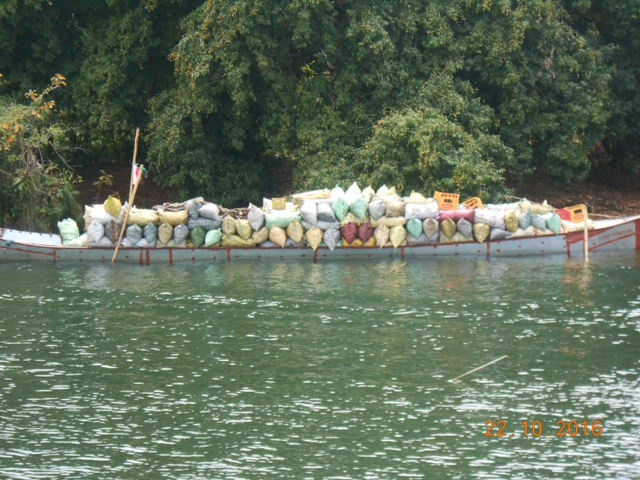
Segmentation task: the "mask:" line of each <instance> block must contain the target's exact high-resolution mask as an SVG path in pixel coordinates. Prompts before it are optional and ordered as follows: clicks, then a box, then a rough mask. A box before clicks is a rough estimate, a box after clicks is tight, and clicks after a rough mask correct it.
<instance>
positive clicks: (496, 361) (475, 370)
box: [449, 355, 509, 383]
mask: <svg viewBox="0 0 640 480" xmlns="http://www.w3.org/2000/svg"><path fill="white" fill-rule="evenodd" d="M508 356H509V355H505V356H504V357H500V358H497V359H495V360H493V361H492V362H489V363H485V364H484V365H482V366H480V367H478V368H474V369H473V370H471V371H470V372H467V373H464V374H462V375H460V376H459V377H456V378H454V379H453V380H449V383H453V382H455V381H456V380H459V379H461V378H462V377H466V376H467V375H469V374H470V373H473V372H477V371H478V370H480V369H482V368H484V367H488V366H489V365H493V364H494V363H498V362H499V361H500V360H504V359H505V358H507V357H508Z"/></svg>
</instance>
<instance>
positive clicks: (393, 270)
mask: <svg viewBox="0 0 640 480" xmlns="http://www.w3.org/2000/svg"><path fill="white" fill-rule="evenodd" d="M405 265H406V262H405V263H403V264H402V265H398V266H397V267H396V268H392V269H391V270H389V271H388V272H387V273H383V274H382V276H383V277H384V276H385V275H388V274H390V273H391V272H395V271H396V270H398V269H399V268H402V267H404V266H405Z"/></svg>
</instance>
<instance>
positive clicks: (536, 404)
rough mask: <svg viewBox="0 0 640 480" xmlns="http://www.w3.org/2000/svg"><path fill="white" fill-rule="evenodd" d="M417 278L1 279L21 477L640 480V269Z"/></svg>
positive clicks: (462, 263)
mask: <svg viewBox="0 0 640 480" xmlns="http://www.w3.org/2000/svg"><path fill="white" fill-rule="evenodd" d="M400 265H401V262H399V261H375V262H373V261H368V262H364V261H363V262H327V263H318V264H312V263H295V262H274V263H267V262H249V261H247V262H235V263H221V264H211V265H207V264H201V265H198V264H196V265H191V264H189V265H184V266H152V267H139V266H126V265H116V266H111V265H103V264H81V263H77V264H68V265H51V264H44V265H43V264H36V263H33V264H0V285H1V289H0V478H14V479H36V478H118V479H120V478H146V479H154V478H183V479H236V478H238V479H253V478H289V479H304V478H312V479H316V478H317V479H320V478H323V479H324V478H326V479H383V478H384V479H396V478H487V479H488V478H562V479H565V478H571V479H593V478H640V384H639V374H640V256H636V255H634V254H631V255H629V254H624V255H620V254H615V255H608V256H604V255H600V256H597V255H596V256H594V257H593V258H592V260H591V262H590V263H589V264H588V265H585V264H584V263H583V262H581V261H579V260H567V259H566V258H565V257H551V258H534V259H514V260H499V259H492V260H490V261H487V260H478V259H464V258H450V259H440V260H433V259H428V260H425V261H417V260H413V261H409V262H408V264H407V265H406V266H404V267H401V268H398V269H397V270H395V271H393V272H391V273H388V274H387V275H385V273H387V272H389V271H390V270H391V269H393V268H395V267H398V266H400ZM504 355H508V357H507V358H506V359H504V360H502V361H499V362H497V363H495V364H493V365H491V366H489V367H486V368H484V369H481V370H479V371H477V372H476V373H473V374H470V375H468V376H466V377H464V378H462V379H460V380H459V381H457V382H454V383H451V382H449V380H451V379H453V378H454V377H457V376H459V375H462V374H463V373H465V372H467V371H469V370H472V369H474V368H476V367H479V366H481V365H483V364H486V363H488V362H490V361H492V360H495V359H497V358H500V357H502V356H504ZM489 420H491V421H493V422H494V423H496V427H495V428H494V429H493V430H492V431H491V433H493V434H496V433H498V430H499V427H500V426H502V425H498V421H499V420H504V422H506V426H504V429H503V431H502V433H503V434H504V435H505V436H493V437H490V436H486V435H485V432H486V431H487V429H488V427H487V425H486V422H487V421H489ZM535 420H538V421H539V423H538V424H537V427H536V428H537V429H538V430H536V432H535V433H537V434H540V433H541V434H540V435H539V436H534V435H533V434H532V433H531V431H529V432H528V435H527V436H524V432H523V428H524V427H523V425H522V422H523V421H527V422H528V424H529V429H530V428H531V424H532V423H533V422H534V421H535ZM571 420H575V424H573V425H569V422H570V421H571ZM596 420H599V421H601V422H602V433H601V435H600V436H596V435H594V430H593V428H592V427H593V422H595V421H596ZM562 421H564V422H566V423H567V426H566V428H565V429H564V431H563V432H559V431H560V429H561V428H562ZM558 422H560V424H558ZM583 422H586V423H584V424H583ZM596 425H597V424H596ZM585 426H586V435H585ZM540 427H542V432H540V430H539V428H540ZM575 427H578V428H577V429H576V428H575ZM576 430H577V434H576ZM556 433H564V434H565V435H566V436H556ZM570 433H571V434H574V435H575V436H572V435H571V434H570ZM595 433H599V431H598V429H597V428H596V429H595Z"/></svg>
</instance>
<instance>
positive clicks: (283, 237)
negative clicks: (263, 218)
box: [269, 227, 287, 248]
mask: <svg viewBox="0 0 640 480" xmlns="http://www.w3.org/2000/svg"><path fill="white" fill-rule="evenodd" d="M269 240H271V241H272V242H273V243H275V244H276V245H280V246H281V247H282V248H284V244H285V243H287V232H285V231H284V229H283V228H280V227H272V228H271V230H269Z"/></svg>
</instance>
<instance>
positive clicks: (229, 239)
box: [222, 235, 256, 248]
mask: <svg viewBox="0 0 640 480" xmlns="http://www.w3.org/2000/svg"><path fill="white" fill-rule="evenodd" d="M222 246H223V247H230V248H246V247H255V246H256V244H255V243H253V242H252V241H251V240H250V239H249V240H245V239H244V238H242V237H239V236H238V235H222Z"/></svg>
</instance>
